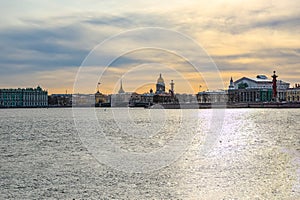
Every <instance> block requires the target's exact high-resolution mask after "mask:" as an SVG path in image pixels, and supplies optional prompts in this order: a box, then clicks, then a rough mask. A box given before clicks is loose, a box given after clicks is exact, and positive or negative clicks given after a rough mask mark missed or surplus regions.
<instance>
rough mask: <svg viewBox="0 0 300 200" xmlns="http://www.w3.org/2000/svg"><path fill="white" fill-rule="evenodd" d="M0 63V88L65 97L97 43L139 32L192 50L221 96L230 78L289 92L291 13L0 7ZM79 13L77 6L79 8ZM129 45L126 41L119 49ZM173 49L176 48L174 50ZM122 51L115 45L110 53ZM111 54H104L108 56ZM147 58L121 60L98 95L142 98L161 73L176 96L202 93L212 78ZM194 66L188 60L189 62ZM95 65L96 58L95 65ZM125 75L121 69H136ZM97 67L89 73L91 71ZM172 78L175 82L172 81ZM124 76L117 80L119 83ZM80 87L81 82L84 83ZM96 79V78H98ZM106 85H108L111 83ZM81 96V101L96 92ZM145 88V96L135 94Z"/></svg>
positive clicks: (223, 5)
mask: <svg viewBox="0 0 300 200" xmlns="http://www.w3.org/2000/svg"><path fill="white" fill-rule="evenodd" d="M1 4H2V6H1V8H0V10H1V13H2V14H1V15H2V17H1V20H0V27H1V29H2V31H1V33H0V41H1V43H0V45H1V49H3V52H2V54H1V55H0V66H1V67H0V79H1V85H0V86H1V88H18V87H36V86H37V85H41V86H42V87H43V88H46V89H47V90H48V91H49V93H50V94H52V93H65V91H66V90H67V91H68V92H69V93H71V91H72V90H73V83H74V81H75V80H76V79H75V77H76V73H77V71H78V69H79V67H80V66H81V64H82V62H83V61H84V59H85V58H86V57H87V56H88V54H89V53H90V52H91V50H93V49H94V48H95V47H96V46H97V45H98V44H99V43H101V42H103V41H104V40H105V39H107V38H109V37H111V36H113V35H116V34H119V33H122V32H124V31H128V30H132V29H137V28H143V27H162V28H165V29H170V30H173V31H177V32H180V33H182V34H184V35H186V36H188V37H190V38H191V39H193V40H195V41H196V42H197V43H198V44H200V45H201V46H202V47H203V49H204V50H205V51H206V52H207V54H208V55H209V56H211V58H212V60H213V61H214V62H215V64H216V65H217V67H218V69H219V71H220V76H221V78H222V80H223V85H224V88H220V87H219V85H216V86H215V85H214V84H213V81H212V83H211V86H209V87H208V89H211V90H213V89H225V88H227V86H228V83H229V80H230V77H233V79H234V80H236V79H238V78H240V77H244V76H246V77H255V76H256V75H257V74H265V75H266V76H268V78H270V76H271V75H272V71H273V70H276V71H277V72H278V75H279V79H281V80H285V81H288V82H290V83H291V85H294V84H295V83H298V82H299V77H300V71H299V47H300V41H299V25H300V24H299V21H300V16H299V12H298V10H299V5H298V4H297V2H295V1H292V0H289V1H285V2H282V1H264V2H261V1H243V2H239V1H212V2H210V3H209V5H207V2H198V1H187V2H180V1H174V3H172V5H170V4H168V3H163V2H160V1H151V2H145V1H140V2H139V3H137V2H135V1H127V2H126V3H125V2H121V1H114V2H99V1H92V0H91V1H85V2H84V3H83V2H82V1H69V0H65V1H53V2H47V3H45V2H43V3H41V2H38V1H33V0H25V1H22V2H19V1H9V2H1ZM79 5H80V6H79ZM127 42H130V41H127ZM178 45H181V44H178ZM120 47H122V43H119V44H118V45H116V46H115V48H120ZM111 51H114V49H113V48H112V49H108V51H107V53H108V54H110V53H111ZM149 54H152V55H154V54H153V52H137V53H135V54H134V53H132V54H130V55H126V56H124V57H122V59H120V60H118V61H117V62H116V63H114V64H115V65H112V66H111V71H110V72H109V74H107V76H103V78H102V79H103V80H100V82H102V85H101V86H100V90H101V91H103V93H111V91H113V90H114V88H117V89H118V83H119V82H118V80H119V79H120V78H122V79H123V81H124V83H123V84H124V85H123V87H124V89H125V91H135V90H136V89H137V90H138V91H139V89H140V90H142V91H145V90H146V91H147V90H148V89H149V88H150V87H152V89H153V88H154V85H155V82H156V78H157V76H158V74H159V73H162V74H163V76H164V78H165V82H166V85H167V86H168V87H169V82H170V80H174V81H175V84H176V85H175V91H176V92H178V93H184V92H185V91H186V90H187V89H188V91H187V92H190V93H192V92H191V91H199V85H202V90H205V89H207V88H206V86H205V81H204V80H203V79H206V80H208V81H209V80H211V79H212V78H213V76H214V75H215V74H214V73H211V72H209V71H201V74H199V73H197V72H196V73H195V72H194V71H193V70H191V68H190V67H191V66H189V65H188V64H187V63H184V62H182V60H180V58H176V59H177V60H176V59H175V60H174V62H170V63H164V64H165V65H164V68H163V70H161V66H153V65H155V64H157V63H158V64H159V63H162V61H165V60H166V59H168V58H169V57H155V58H157V59H152V58H147V57H146V56H145V55H149ZM191 57H192V58H193V59H194V60H197V57H196V55H194V57H193V55H192V56H191ZM99 59H101V58H99ZM141 63H145V64H146V65H143V66H142V67H140V68H139V70H136V71H134V72H130V73H127V72H128V71H127V70H126V69H127V66H128V65H129V64H130V65H134V66H139V65H140V64H141ZM103 67H104V66H101V65H99V66H97V67H96V68H91V69H90V71H91V73H92V74H93V73H94V72H95V70H96V71H97V70H98V69H100V70H101V69H102V68H103ZM177 72H179V74H178V73H177ZM124 75H125V76H124ZM87 79H88V78H87ZM99 79H100V78H99ZM112 80H113V81H112ZM94 85H95V87H94V88H89V87H87V88H85V89H83V91H82V92H83V93H93V92H95V91H96V88H97V82H95V84H94ZM143 88H146V89H143Z"/></svg>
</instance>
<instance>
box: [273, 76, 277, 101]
mask: <svg viewBox="0 0 300 200" xmlns="http://www.w3.org/2000/svg"><path fill="white" fill-rule="evenodd" d="M273 73H274V74H273V76H272V78H273V80H272V83H273V99H274V100H275V101H277V77H278V76H277V75H276V71H274V72H273Z"/></svg>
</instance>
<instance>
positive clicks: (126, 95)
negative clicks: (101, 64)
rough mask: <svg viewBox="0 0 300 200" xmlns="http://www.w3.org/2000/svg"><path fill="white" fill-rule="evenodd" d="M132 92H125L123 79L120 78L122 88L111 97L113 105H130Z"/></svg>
mask: <svg viewBox="0 0 300 200" xmlns="http://www.w3.org/2000/svg"><path fill="white" fill-rule="evenodd" d="M131 96H132V93H131V92H125V90H124V89H123V83H122V80H120V89H119V91H118V93H117V94H112V95H111V97H110V103H111V107H127V106H128V105H129V101H130V98H131Z"/></svg>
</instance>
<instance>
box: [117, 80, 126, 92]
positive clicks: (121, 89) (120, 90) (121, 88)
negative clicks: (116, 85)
mask: <svg viewBox="0 0 300 200" xmlns="http://www.w3.org/2000/svg"><path fill="white" fill-rule="evenodd" d="M118 93H119V94H123V93H125V91H124V90H123V84H122V79H121V80H120V89H119V92H118Z"/></svg>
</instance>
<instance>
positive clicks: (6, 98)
mask: <svg viewBox="0 0 300 200" xmlns="http://www.w3.org/2000/svg"><path fill="white" fill-rule="evenodd" d="M47 106H48V92H47V91H46V90H43V89H42V88H41V87H40V86H38V87H37V88H18V89H0V107H2V108H22V107H47Z"/></svg>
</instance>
